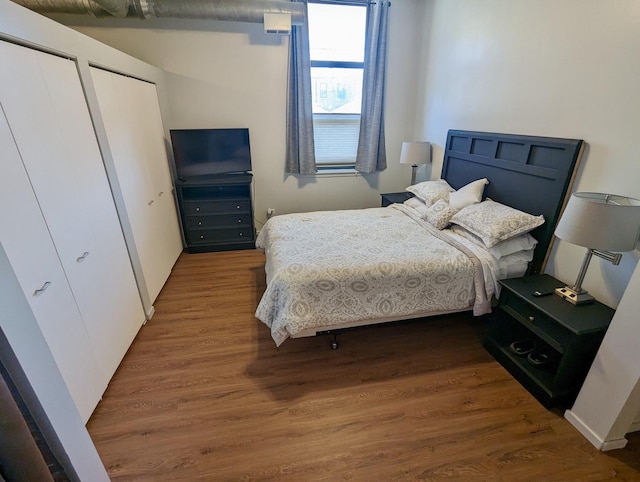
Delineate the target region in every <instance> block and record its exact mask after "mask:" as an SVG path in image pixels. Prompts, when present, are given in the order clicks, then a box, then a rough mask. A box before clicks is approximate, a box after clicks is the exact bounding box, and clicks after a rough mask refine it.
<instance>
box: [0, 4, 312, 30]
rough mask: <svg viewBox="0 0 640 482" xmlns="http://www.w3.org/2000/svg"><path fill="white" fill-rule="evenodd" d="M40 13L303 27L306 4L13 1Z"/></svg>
mask: <svg viewBox="0 0 640 482" xmlns="http://www.w3.org/2000/svg"><path fill="white" fill-rule="evenodd" d="M13 1H14V2H15V3H17V4H19V5H22V6H24V7H27V8H28V9H30V10H33V11H35V12H38V13H43V14H47V13H65V14H77V15H87V14H88V15H92V16H94V17H106V16H115V17H120V18H143V19H147V18H154V17H156V18H193V19H207V20H221V21H230V22H252V23H262V22H263V18H264V14H265V13H285V14H290V15H291V24H292V25H303V24H304V22H305V7H304V4H303V3H299V2H289V1H286V0H13Z"/></svg>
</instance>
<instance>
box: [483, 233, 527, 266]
mask: <svg viewBox="0 0 640 482" xmlns="http://www.w3.org/2000/svg"><path fill="white" fill-rule="evenodd" d="M537 244H538V241H537V240H536V238H534V237H533V236H531V235H530V234H529V233H526V234H522V235H520V236H516V237H515V238H511V239H507V240H505V241H500V242H499V243H498V244H496V245H495V246H494V247H492V248H489V252H490V253H491V254H492V255H493V256H494V257H495V258H498V259H501V258H504V257H505V256H509V255H512V254H514V253H520V252H523V251H524V252H529V251H531V252H533V249H534V248H535V247H536V245H537ZM532 259H533V258H532ZM528 261H531V259H529V260H528Z"/></svg>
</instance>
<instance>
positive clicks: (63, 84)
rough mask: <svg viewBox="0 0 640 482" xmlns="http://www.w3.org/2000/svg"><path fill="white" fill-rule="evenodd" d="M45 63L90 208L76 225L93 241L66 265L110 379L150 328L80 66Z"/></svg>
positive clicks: (75, 171)
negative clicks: (144, 326) (143, 330)
mask: <svg viewBox="0 0 640 482" xmlns="http://www.w3.org/2000/svg"><path fill="white" fill-rule="evenodd" d="M39 57H40V58H39V61H40V65H41V67H42V68H43V70H44V71H46V83H47V87H48V90H49V94H50V96H51V100H52V104H53V108H54V110H55V114H56V118H57V120H58V122H59V126H60V133H61V137H62V139H63V141H64V143H65V145H66V147H67V154H68V160H69V167H70V173H73V174H75V179H76V187H77V189H78V192H79V194H80V202H82V205H83V208H84V209H83V210H82V212H81V214H82V216H78V218H76V219H75V220H74V222H75V223H76V224H77V223H79V224H80V225H81V228H82V229H83V230H85V231H86V232H87V233H88V236H87V237H88V238H89V239H87V244H86V245H85V246H84V247H82V249H81V251H80V252H75V253H70V256H69V257H68V258H67V259H66V262H65V263H63V264H64V266H65V270H66V271H67V272H68V273H70V272H72V274H69V276H70V279H71V282H72V288H73V291H74V293H77V295H76V296H77V298H78V304H79V305H80V311H81V313H82V314H83V316H84V318H85V324H86V325H87V329H88V330H89V334H90V336H91V338H92V339H93V340H94V343H93V344H94V347H95V349H96V354H97V356H98V359H99V360H100V361H101V363H102V364H103V365H104V367H105V370H106V372H107V374H108V376H109V379H110V378H111V376H112V375H113V373H114V372H115V371H116V369H117V367H118V365H119V364H120V362H121V361H122V358H123V357H124V355H125V353H126V352H127V350H128V348H129V346H130V345H131V342H132V341H133V339H134V338H135V336H136V334H137V333H138V330H139V329H140V327H141V326H142V324H143V323H144V320H145V315H144V310H143V308H142V303H141V300H140V295H139V293H138V288H137V285H136V280H135V277H134V275H133V269H132V267H131V263H130V260H129V254H128V251H127V247H126V244H125V242H124V237H123V234H122V230H121V227H120V221H119V219H118V214H117V211H116V208H115V204H114V201H113V197H112V195H111V190H110V188H109V183H108V180H107V177H106V172H105V170H104V165H103V164H102V157H101V154H100V150H99V148H98V143H97V141H96V137H95V132H94V130H93V126H92V123H91V118H90V116H89V111H88V108H87V104H86V101H85V99H84V95H83V92H82V86H81V85H80V79H79V77H78V74H77V71H76V69H75V65H74V64H73V63H72V62H70V61H64V60H63V59H60V58H57V57H54V56H51V55H46V54H39ZM54 201H55V200H53V199H50V200H46V202H47V204H51V205H54ZM54 240H55V238H54ZM87 253H88V254H87ZM67 265H68V268H67ZM107 381H108V380H107Z"/></svg>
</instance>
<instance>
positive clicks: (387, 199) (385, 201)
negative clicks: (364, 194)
mask: <svg viewBox="0 0 640 482" xmlns="http://www.w3.org/2000/svg"><path fill="white" fill-rule="evenodd" d="M380 196H382V207H383V208H384V207H386V206H388V205H389V204H393V203H403V202H405V201H406V200H407V199H410V198H412V197H413V193H410V192H409V191H402V192H386V193H382V194H380Z"/></svg>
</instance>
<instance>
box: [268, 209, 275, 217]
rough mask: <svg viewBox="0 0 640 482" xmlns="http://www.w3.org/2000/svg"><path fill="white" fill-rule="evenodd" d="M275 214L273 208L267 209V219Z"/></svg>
mask: <svg viewBox="0 0 640 482" xmlns="http://www.w3.org/2000/svg"><path fill="white" fill-rule="evenodd" d="M275 213H276V210H275V209H273V208H267V219H269V218H270V217H271V216H273V215H274V214H275Z"/></svg>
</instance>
